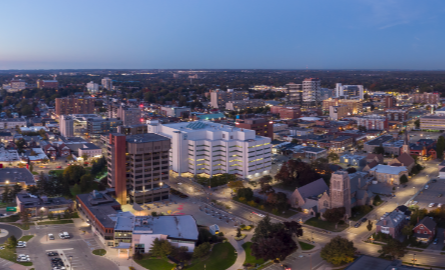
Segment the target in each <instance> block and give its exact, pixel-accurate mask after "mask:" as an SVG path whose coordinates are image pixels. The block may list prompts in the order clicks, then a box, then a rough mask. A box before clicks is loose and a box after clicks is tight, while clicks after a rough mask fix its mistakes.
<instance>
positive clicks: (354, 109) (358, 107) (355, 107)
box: [322, 98, 363, 115]
mask: <svg viewBox="0 0 445 270" xmlns="http://www.w3.org/2000/svg"><path fill="white" fill-rule="evenodd" d="M331 106H346V108H348V113H349V114H351V115H354V114H359V113H361V112H362V111H363V101H362V100H358V99H338V98H329V99H325V100H323V105H322V109H323V110H324V111H327V110H329V108H330V107H331Z"/></svg>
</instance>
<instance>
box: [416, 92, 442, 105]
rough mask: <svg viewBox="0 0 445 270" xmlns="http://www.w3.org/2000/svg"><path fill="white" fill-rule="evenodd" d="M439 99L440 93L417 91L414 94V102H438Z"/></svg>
mask: <svg viewBox="0 0 445 270" xmlns="http://www.w3.org/2000/svg"><path fill="white" fill-rule="evenodd" d="M439 100H440V94H439V93H416V94H414V95H413V103H422V104H437V103H439Z"/></svg>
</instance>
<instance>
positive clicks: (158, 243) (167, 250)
mask: <svg viewBox="0 0 445 270" xmlns="http://www.w3.org/2000/svg"><path fill="white" fill-rule="evenodd" d="M172 252H173V246H172V245H171V244H170V242H168V241H167V240H165V239H162V240H159V238H156V239H155V240H154V241H153V245H152V246H151V248H150V253H151V254H152V255H153V256H154V257H160V258H165V257H167V256H168V255H170V254H171V253H172Z"/></svg>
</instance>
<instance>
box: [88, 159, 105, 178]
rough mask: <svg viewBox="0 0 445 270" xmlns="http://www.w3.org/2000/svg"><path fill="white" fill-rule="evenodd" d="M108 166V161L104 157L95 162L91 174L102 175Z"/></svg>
mask: <svg viewBox="0 0 445 270" xmlns="http://www.w3.org/2000/svg"><path fill="white" fill-rule="evenodd" d="M106 166H107V160H106V159H105V157H104V156H102V157H100V158H98V159H96V160H94V161H93V162H92V163H91V174H92V175H96V174H98V173H100V172H101V171H102V170H103V169H104V168H106Z"/></svg>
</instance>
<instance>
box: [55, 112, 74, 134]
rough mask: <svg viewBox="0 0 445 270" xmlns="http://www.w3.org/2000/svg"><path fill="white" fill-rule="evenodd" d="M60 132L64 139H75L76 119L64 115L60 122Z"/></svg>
mask: <svg viewBox="0 0 445 270" xmlns="http://www.w3.org/2000/svg"><path fill="white" fill-rule="evenodd" d="M59 131H60V135H62V136H63V137H74V118H73V117H71V116H69V115H62V116H61V117H60V121H59Z"/></svg>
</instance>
